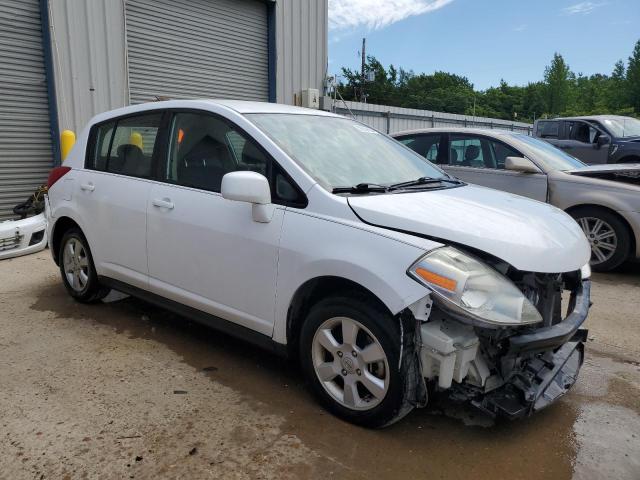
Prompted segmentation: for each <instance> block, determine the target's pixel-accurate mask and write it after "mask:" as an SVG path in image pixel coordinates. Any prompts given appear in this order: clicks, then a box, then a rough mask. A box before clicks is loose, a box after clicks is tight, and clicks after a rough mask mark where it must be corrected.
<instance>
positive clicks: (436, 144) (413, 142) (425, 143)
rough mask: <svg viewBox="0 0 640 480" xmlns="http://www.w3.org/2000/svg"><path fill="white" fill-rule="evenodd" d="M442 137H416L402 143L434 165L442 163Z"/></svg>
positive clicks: (405, 138)
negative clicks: (440, 160)
mask: <svg viewBox="0 0 640 480" xmlns="http://www.w3.org/2000/svg"><path fill="white" fill-rule="evenodd" d="M440 140H441V135H439V134H438V135H418V136H415V137H404V138H402V139H400V142H401V143H403V144H404V145H406V146H407V147H409V148H410V149H411V150H413V151H414V152H416V153H418V154H419V155H421V156H423V157H424V158H426V159H427V160H429V161H430V162H432V163H442V162H439V161H438V159H439V158H441V159H442V161H444V156H440V145H441V141H440Z"/></svg>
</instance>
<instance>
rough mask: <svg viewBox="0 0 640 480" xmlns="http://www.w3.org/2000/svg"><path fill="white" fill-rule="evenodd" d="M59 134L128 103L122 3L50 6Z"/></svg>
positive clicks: (73, 1)
mask: <svg viewBox="0 0 640 480" xmlns="http://www.w3.org/2000/svg"><path fill="white" fill-rule="evenodd" d="M48 3H49V12H50V31H51V48H52V50H53V52H52V53H53V64H54V71H55V84H56V97H57V102H58V117H59V125H60V130H61V131H62V130H65V129H69V130H73V131H75V132H76V133H79V132H80V131H81V130H82V128H83V127H84V126H85V124H86V123H87V121H88V120H89V119H90V118H91V117H92V116H94V115H96V114H97V113H101V112H104V111H106V110H112V109H114V108H118V107H123V106H125V105H127V104H128V103H129V90H128V81H127V66H126V48H125V45H126V42H125V32H124V4H123V0H99V1H93V0H92V1H87V0H49V2H48Z"/></svg>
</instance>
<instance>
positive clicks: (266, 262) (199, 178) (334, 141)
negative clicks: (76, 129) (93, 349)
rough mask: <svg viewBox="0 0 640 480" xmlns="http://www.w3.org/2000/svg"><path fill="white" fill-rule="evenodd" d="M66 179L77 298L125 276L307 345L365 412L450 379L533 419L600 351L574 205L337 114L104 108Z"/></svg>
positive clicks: (193, 105)
mask: <svg viewBox="0 0 640 480" xmlns="http://www.w3.org/2000/svg"><path fill="white" fill-rule="evenodd" d="M48 195H49V196H48V199H47V206H46V211H47V215H48V219H49V235H50V239H51V247H52V248H51V251H52V253H53V256H54V259H55V261H56V262H57V263H58V265H59V266H60V271H61V274H62V280H63V282H64V284H65V286H66V288H67V290H68V291H69V293H70V295H71V296H73V297H74V298H75V299H77V300H78V301H81V302H90V301H96V300H98V299H100V298H102V297H103V296H104V295H106V293H107V292H108V291H109V289H111V288H113V289H116V290H120V291H123V292H126V293H129V294H131V295H135V296H139V297H141V298H143V299H145V300H148V301H150V302H153V303H156V304H159V305H161V306H164V307H166V308H168V309H170V310H173V311H175V312H177V313H179V314H182V315H184V316H186V317H190V318H193V319H196V320H198V321H201V322H204V323H207V324H209V325H212V326H214V327H216V328H218V329H221V330H223V331H226V332H228V333H230V334H232V335H237V336H240V337H243V338H246V339H248V340H250V341H252V342H254V343H257V344H260V345H263V346H267V347H269V348H271V349H273V350H275V351H278V352H282V353H288V354H290V355H297V356H299V358H300V362H301V365H302V369H303V371H304V373H305V375H306V378H307V380H308V382H309V384H310V386H311V388H312V390H313V391H314V392H315V394H316V395H317V397H318V398H319V400H320V401H321V402H322V403H323V404H324V405H325V406H326V407H327V408H328V409H329V410H331V411H332V412H333V413H335V414H336V415H338V416H340V417H342V418H344V419H347V420H349V421H351V422H354V423H357V424H360V425H365V426H371V427H380V426H384V425H388V424H390V423H392V422H394V421H397V420H398V419H400V418H402V417H403V416H404V415H405V414H407V413H408V412H409V411H410V410H411V409H412V407H414V406H422V405H425V404H426V403H427V400H428V392H429V391H434V390H435V391H442V392H445V393H443V394H448V395H450V396H451V398H452V399H456V400H469V401H471V402H473V403H474V405H476V406H478V407H479V408H481V409H483V410H485V411H487V412H490V413H492V414H503V415H507V416H509V417H519V416H524V415H528V414H530V413H532V412H534V411H536V410H538V409H540V408H542V407H544V406H546V405H548V404H549V403H551V402H553V401H554V400H555V399H557V398H558V397H559V396H560V395H562V394H563V393H564V392H566V391H567V389H568V388H569V387H570V386H571V385H572V384H573V383H574V382H575V380H576V377H577V373H578V370H579V368H580V366H581V364H582V359H583V342H584V341H585V335H586V330H584V329H582V328H581V325H582V324H583V322H584V320H585V318H586V316H587V312H588V309H589V290H590V281H589V275H590V272H589V267H588V262H589V257H590V248H589V243H588V242H587V240H586V239H585V236H584V234H583V233H582V230H581V229H580V227H579V226H578V225H577V224H576V223H575V222H574V221H573V219H572V218H571V217H569V216H568V215H567V214H565V213H564V212H562V211H560V210H558V209H556V208H555V207H552V206H550V205H547V204H544V203H540V202H536V201H532V200H528V199H525V198H522V197H519V196H516V195H511V194H507V193H503V192H498V191H494V190H490V189H486V188H483V187H477V186H471V185H466V184H464V183H463V182H461V181H459V180H456V179H454V178H453V177H450V176H448V175H447V174H446V173H444V172H443V171H442V170H440V169H439V168H438V167H436V166H434V165H432V164H431V163H430V162H428V161H427V160H425V159H424V158H422V157H420V156H419V155H417V154H416V153H414V152H413V151H411V150H410V149H408V148H406V147H404V146H403V145H401V144H400V143H398V142H396V141H394V140H392V139H391V138H389V137H387V136H386V135H383V134H381V133H379V132H377V131H375V130H373V129H371V128H369V127H367V126H365V125H362V124H360V123H357V122H354V121H352V120H349V119H346V118H344V117H341V116H338V115H334V114H330V113H325V112H321V111H316V110H306V109H301V108H296V107H290V106H284V105H275V104H268V103H253V102H239V101H209V100H191V101H178V100H176V101H166V102H156V103H151V104H145V105H137V106H132V107H126V108H123V109H119V110H115V111H112V112H108V113H104V114H101V115H98V116H96V117H95V118H93V119H92V120H91V122H90V124H89V125H88V127H87V128H86V129H85V130H84V131H83V132H82V133H81V134H80V135H79V136H78V141H77V143H76V145H75V147H74V148H73V150H72V151H71V153H70V154H69V157H68V158H67V160H66V161H65V164H64V166H62V167H58V168H56V169H54V170H53V171H52V173H51V175H50V178H49V194H48ZM428 385H432V386H433V389H431V388H427V387H428Z"/></svg>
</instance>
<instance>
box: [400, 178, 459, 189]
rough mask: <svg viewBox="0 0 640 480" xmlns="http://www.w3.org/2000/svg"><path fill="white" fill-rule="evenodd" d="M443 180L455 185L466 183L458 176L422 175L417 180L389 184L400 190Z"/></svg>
mask: <svg viewBox="0 0 640 480" xmlns="http://www.w3.org/2000/svg"><path fill="white" fill-rule="evenodd" d="M442 182H447V183H453V184H455V185H460V184H462V183H464V182H462V181H461V180H458V179H456V178H431V177H420V178H416V179H415V180H409V181H408V182H401V183H394V184H392V185H389V190H398V189H400V188H405V187H414V186H417V185H430V184H432V183H442Z"/></svg>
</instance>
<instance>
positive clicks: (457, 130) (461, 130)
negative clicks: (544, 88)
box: [391, 127, 525, 137]
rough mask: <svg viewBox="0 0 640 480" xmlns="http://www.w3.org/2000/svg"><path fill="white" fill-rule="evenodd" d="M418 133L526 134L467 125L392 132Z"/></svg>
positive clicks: (399, 134)
mask: <svg viewBox="0 0 640 480" xmlns="http://www.w3.org/2000/svg"><path fill="white" fill-rule="evenodd" d="M416 133H475V134H477V135H489V136H496V137H503V136H510V135H518V134H521V135H525V134H524V133H522V132H515V131H512V130H505V129H498V128H495V129H492V128H466V127H450V128H446V127H433V128H417V129H414V130H404V131H402V132H395V133H392V134H391V136H392V137H400V136H403V135H415V134H416Z"/></svg>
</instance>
